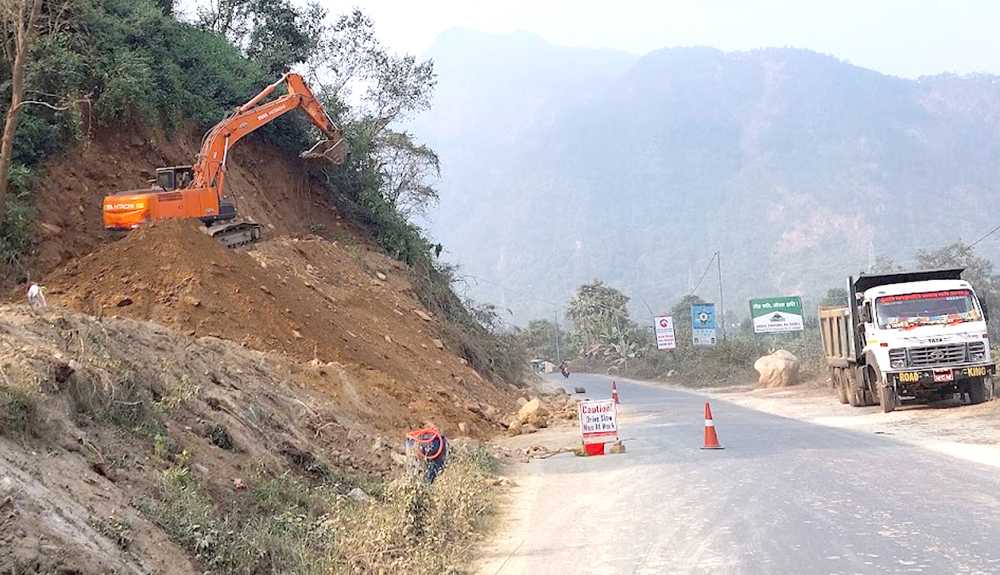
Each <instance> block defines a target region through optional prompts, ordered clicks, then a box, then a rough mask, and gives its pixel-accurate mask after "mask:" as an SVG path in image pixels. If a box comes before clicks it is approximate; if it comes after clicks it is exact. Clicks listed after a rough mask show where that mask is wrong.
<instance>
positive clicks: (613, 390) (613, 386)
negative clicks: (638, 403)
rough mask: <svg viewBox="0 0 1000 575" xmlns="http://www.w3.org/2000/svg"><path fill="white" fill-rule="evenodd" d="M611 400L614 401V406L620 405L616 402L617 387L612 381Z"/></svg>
mask: <svg viewBox="0 0 1000 575" xmlns="http://www.w3.org/2000/svg"><path fill="white" fill-rule="evenodd" d="M611 399H613V400H615V405H618V404H619V403H621V401H619V400H618V385H617V384H616V383H615V380H613V379H612V380H611Z"/></svg>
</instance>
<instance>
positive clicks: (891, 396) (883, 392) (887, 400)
mask: <svg viewBox="0 0 1000 575" xmlns="http://www.w3.org/2000/svg"><path fill="white" fill-rule="evenodd" d="M878 402H879V404H881V405H882V413H892V412H893V411H896V407H898V406H899V395H898V394H897V393H896V389H895V388H894V387H892V386H891V385H889V384H885V385H879V386H878Z"/></svg>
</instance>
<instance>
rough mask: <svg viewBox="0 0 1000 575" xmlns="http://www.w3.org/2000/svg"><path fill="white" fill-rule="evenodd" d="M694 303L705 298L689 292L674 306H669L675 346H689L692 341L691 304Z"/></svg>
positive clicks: (700, 301)
mask: <svg viewBox="0 0 1000 575" xmlns="http://www.w3.org/2000/svg"><path fill="white" fill-rule="evenodd" d="M696 303H705V300H703V299H701V298H700V297H698V296H696V295H693V294H691V295H686V296H684V297H682V298H681V299H680V301H678V302H677V303H676V304H674V307H672V308H670V315H672V316H673V318H674V337H675V338H676V339H677V347H691V345H692V343H693V342H692V332H691V329H692V326H691V306H692V305H694V304H696Z"/></svg>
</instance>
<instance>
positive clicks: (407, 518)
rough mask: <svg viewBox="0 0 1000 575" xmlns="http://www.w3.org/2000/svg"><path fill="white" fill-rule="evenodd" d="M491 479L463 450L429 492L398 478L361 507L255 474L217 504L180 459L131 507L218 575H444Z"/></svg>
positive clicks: (316, 488)
mask: <svg viewBox="0 0 1000 575" xmlns="http://www.w3.org/2000/svg"><path fill="white" fill-rule="evenodd" d="M494 472H495V464H494V462H493V460H492V458H491V457H490V456H489V455H488V454H486V453H485V452H484V451H483V450H482V449H481V448H479V449H464V450H456V452H455V454H454V456H453V457H452V460H451V463H449V466H448V470H447V472H446V473H444V474H443V475H442V476H441V477H440V479H439V480H438V481H436V482H435V483H434V484H432V485H430V486H428V485H427V484H425V483H424V482H423V481H422V479H421V478H419V477H416V476H409V475H408V476H402V477H398V478H396V479H393V480H390V481H387V482H385V483H381V484H376V485H370V486H369V489H371V490H373V491H374V492H376V493H377V495H375V496H374V497H372V498H371V499H368V500H358V499H353V498H351V497H348V496H345V494H344V493H345V491H346V490H345V488H344V485H343V484H341V483H334V482H333V481H330V480H323V481H319V482H308V481H305V480H303V479H300V478H297V477H295V476H294V475H291V474H289V473H283V474H278V475H270V476H268V475H267V472H266V471H263V470H262V471H260V472H259V475H258V476H257V477H254V478H253V479H252V481H251V482H250V483H251V484H252V485H253V487H251V488H250V489H249V490H248V491H247V492H245V493H239V494H231V495H227V496H225V497H224V498H223V499H222V500H217V498H216V499H213V497H212V496H211V495H210V494H209V493H208V492H207V491H206V489H205V488H204V487H203V486H201V485H199V483H198V481H197V479H196V476H195V474H193V473H192V471H191V469H190V468H189V467H188V466H187V464H186V462H185V461H183V460H180V461H179V462H178V464H177V465H175V466H173V467H170V468H169V469H167V470H166V471H164V472H163V474H162V478H161V484H160V487H159V491H158V494H157V495H156V496H154V497H151V498H147V499H144V500H142V501H141V502H140V503H139V507H140V509H141V510H142V511H143V512H144V513H145V514H146V515H147V516H148V517H149V518H150V519H151V520H152V521H153V522H155V523H156V524H157V525H159V526H160V527H162V528H163V529H164V530H165V531H166V532H167V534H168V535H169V536H170V538H171V539H173V540H174V541H176V542H177V543H179V544H180V545H181V546H183V547H184V548H185V549H187V550H188V551H189V552H190V553H191V554H192V556H194V557H195V558H197V559H198V560H199V561H200V562H201V563H202V564H203V565H205V567H207V568H209V569H211V570H212V571H213V572H216V573H232V574H234V575H235V574H257V573H260V574H264V573H290V574H316V575H320V574H326V573H331V572H338V573H427V574H431V573H450V572H459V571H460V570H461V568H462V567H463V566H464V565H465V563H466V561H467V560H468V550H469V548H470V543H472V542H474V540H475V537H476V534H477V533H478V532H480V531H481V530H482V528H483V527H484V525H483V522H484V521H486V520H487V518H488V517H490V515H491V513H490V512H491V511H492V509H493V507H494V505H495V501H494V497H493V495H492V493H491V491H492V490H491V489H490V485H491V484H492V481H493V474H494Z"/></svg>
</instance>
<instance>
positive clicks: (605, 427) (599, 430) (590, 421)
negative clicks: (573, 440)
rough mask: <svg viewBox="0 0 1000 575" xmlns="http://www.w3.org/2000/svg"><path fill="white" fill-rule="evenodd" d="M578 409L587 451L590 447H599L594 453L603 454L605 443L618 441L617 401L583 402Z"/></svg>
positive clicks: (581, 432)
mask: <svg viewBox="0 0 1000 575" xmlns="http://www.w3.org/2000/svg"><path fill="white" fill-rule="evenodd" d="M577 409H579V411H580V435H581V436H582V438H583V445H584V448H585V449H586V448H587V447H586V446H588V445H594V446H598V445H599V446H600V447H598V448H597V449H596V450H594V451H595V452H596V451H600V453H603V452H604V444H605V443H614V442H616V441H618V408H617V406H616V405H615V400H613V399H600V400H592V401H581V402H580V403H579V404H578V408H577ZM588 452H589V451H588ZM595 454H596V453H595Z"/></svg>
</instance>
